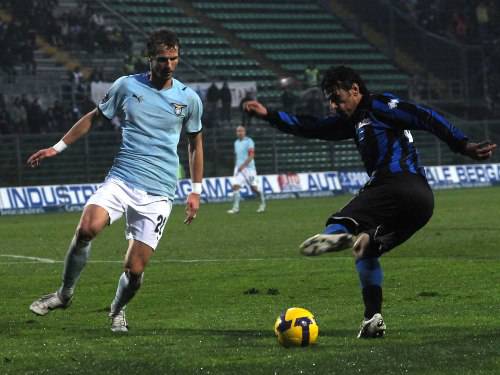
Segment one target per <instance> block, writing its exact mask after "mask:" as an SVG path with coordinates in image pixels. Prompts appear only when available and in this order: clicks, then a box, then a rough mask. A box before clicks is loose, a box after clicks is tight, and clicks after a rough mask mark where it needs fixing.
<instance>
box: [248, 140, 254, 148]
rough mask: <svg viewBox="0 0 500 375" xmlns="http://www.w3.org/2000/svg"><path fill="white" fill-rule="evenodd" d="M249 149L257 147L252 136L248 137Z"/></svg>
mask: <svg viewBox="0 0 500 375" xmlns="http://www.w3.org/2000/svg"><path fill="white" fill-rule="evenodd" d="M248 149H249V150H254V149H255V143H254V142H253V139H252V138H248Z"/></svg>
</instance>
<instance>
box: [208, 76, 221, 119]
mask: <svg viewBox="0 0 500 375" xmlns="http://www.w3.org/2000/svg"><path fill="white" fill-rule="evenodd" d="M205 100H206V110H205V112H206V120H207V126H208V127H212V126H215V125H216V123H217V121H218V120H219V119H218V116H217V109H218V105H219V101H220V91H219V89H218V88H217V85H216V84H215V82H212V84H211V85H210V87H209V88H208V90H207V95H206V97H205Z"/></svg>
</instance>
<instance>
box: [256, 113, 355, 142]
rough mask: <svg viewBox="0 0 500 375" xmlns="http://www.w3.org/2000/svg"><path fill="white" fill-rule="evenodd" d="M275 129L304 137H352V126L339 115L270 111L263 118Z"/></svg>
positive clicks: (341, 138)
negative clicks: (319, 116)
mask: <svg viewBox="0 0 500 375" xmlns="http://www.w3.org/2000/svg"><path fill="white" fill-rule="evenodd" d="M265 119H266V120H267V121H268V122H269V123H270V124H271V125H272V126H274V127H275V128H276V129H278V130H280V131H282V132H284V133H289V134H293V135H297V136H300V137H304V138H316V139H324V140H327V141H339V140H343V139H349V138H354V127H353V126H350V124H349V123H348V122H347V121H345V120H344V119H343V118H342V117H340V116H339V115H333V116H327V117H324V118H322V119H318V118H317V117H314V116H307V115H292V114H289V113H287V112H274V111H270V112H269V114H268V115H267V116H266V118H265Z"/></svg>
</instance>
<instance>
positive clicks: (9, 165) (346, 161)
mask: <svg viewBox="0 0 500 375" xmlns="http://www.w3.org/2000/svg"><path fill="white" fill-rule="evenodd" d="M456 125H457V126H458V127H460V128H461V129H463V130H464V131H465V132H466V133H467V134H468V135H470V136H471V138H473V139H477V140H482V139H492V140H493V141H496V142H497V143H498V142H499V140H500V121H491V122H459V123H456ZM249 135H250V136H251V137H252V138H253V139H254V141H255V144H256V163H257V169H258V171H259V173H262V174H264V173H266V174H268V173H284V172H307V171H325V170H346V169H348V170H362V169H363V166H362V164H361V160H360V158H359V155H358V152H357V150H356V147H355V145H354V143H353V142H351V141H343V142H324V141H319V140H307V139H303V138H298V137H293V136H291V135H287V134H284V133H280V132H277V131H274V130H272V129H270V128H269V127H267V126H266V125H264V124H256V125H252V126H251V127H250V129H249ZM413 136H414V139H415V142H416V145H417V148H418V150H419V153H420V157H421V160H422V164H424V165H442V164H461V163H471V162H472V161H471V160H470V159H467V158H465V157H464V156H461V155H458V154H455V153H453V152H452V151H450V149H449V148H448V147H447V146H446V144H444V143H442V142H441V141H440V140H438V139H437V138H436V137H434V136H432V135H431V134H428V133H426V132H416V131H415V132H413ZM60 137H61V134H56V133H51V134H38V135H2V136H0V186H19V185H43V184H63V183H64V184H69V183H81V182H99V181H102V180H103V179H104V178H105V176H106V173H107V171H108V169H109V168H110V166H111V164H112V162H113V158H114V155H115V154H116V153H117V151H118V149H119V146H120V141H121V136H120V133H118V132H98V131H96V132H93V133H90V134H89V135H88V136H87V137H85V138H83V139H81V140H80V141H79V142H77V143H76V144H74V145H72V146H71V147H70V148H69V149H68V150H66V151H65V152H64V153H63V154H61V155H60V156H58V157H56V158H52V159H48V160H44V161H43V163H42V165H41V167H40V168H38V169H30V168H28V167H27V166H26V164H25V161H26V159H27V158H28V156H29V155H30V154H31V153H33V152H34V151H36V150H38V149H40V148H44V147H47V146H48V145H51V144H54V143H55V142H56V141H57V140H58V139H60ZM234 139H235V136H234V129H233V128H215V129H205V130H204V144H205V176H223V175H231V174H232V172H233V142H234ZM186 150H187V146H186V139H185V137H183V138H181V142H180V144H179V148H178V151H179V155H180V160H181V163H182V164H183V165H184V168H185V169H186V170H188V169H187V152H186ZM493 161H494V162H500V155H499V153H497V154H496V155H495V156H494V158H493Z"/></svg>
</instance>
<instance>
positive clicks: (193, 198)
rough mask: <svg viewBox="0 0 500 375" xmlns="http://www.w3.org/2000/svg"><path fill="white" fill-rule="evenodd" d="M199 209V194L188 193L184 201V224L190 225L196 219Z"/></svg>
mask: <svg viewBox="0 0 500 375" xmlns="http://www.w3.org/2000/svg"><path fill="white" fill-rule="evenodd" d="M199 208H200V194H195V193H190V194H189V195H188V197H187V200H186V218H185V219H184V224H191V222H192V221H193V220H194V219H196V213H197V212H198V209H199Z"/></svg>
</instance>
